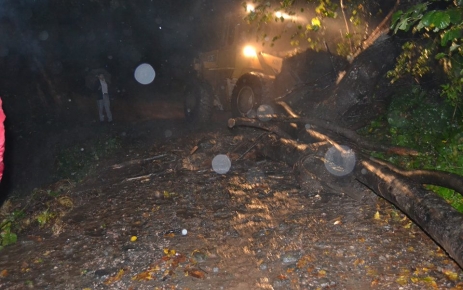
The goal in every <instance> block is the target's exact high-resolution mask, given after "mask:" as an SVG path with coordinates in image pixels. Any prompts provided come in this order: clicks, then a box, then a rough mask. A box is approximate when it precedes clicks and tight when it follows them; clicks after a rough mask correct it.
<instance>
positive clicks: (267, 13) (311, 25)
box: [242, 0, 370, 56]
mask: <svg viewBox="0 0 463 290" xmlns="http://www.w3.org/2000/svg"><path fill="white" fill-rule="evenodd" d="M342 2H343V1H340V2H338V1H331V0H308V1H295V0H283V1H279V2H275V3H274V2H271V1H264V0H253V1H252V2H251V3H252V5H254V8H253V10H251V11H249V8H248V3H247V2H243V3H242V6H243V8H244V9H245V11H246V13H247V15H246V17H245V18H244V20H245V21H246V22H247V23H248V24H250V25H255V26H256V27H257V29H256V30H257V31H264V30H266V29H267V28H269V25H272V23H273V24H275V23H282V22H288V21H292V22H297V25H295V27H296V29H297V32H295V33H293V34H292V35H291V40H290V42H291V45H292V46H308V47H310V48H312V49H314V50H319V49H323V48H324V40H325V39H326V34H327V31H328V30H327V28H328V27H327V25H328V24H326V23H325V20H326V19H335V18H339V17H342V18H346V19H344V20H345V23H346V24H345V27H343V28H342V29H340V31H342V36H343V38H342V39H341V40H340V41H339V43H337V45H338V47H340V48H341V49H338V53H341V55H342V56H347V55H350V54H353V53H354V51H353V49H354V48H359V47H360V46H361V42H362V41H363V39H364V38H365V37H366V35H365V32H366V30H367V29H366V26H365V18H367V17H369V15H370V14H369V12H368V11H365V9H364V7H366V6H367V5H365V1H362V0H360V1H344V2H345V3H344V4H343V7H344V12H343V13H341V6H340V4H341V3H342ZM297 5H299V6H297ZM301 5H304V6H301ZM283 14H284V15H285V16H282V15H283ZM298 15H300V16H302V17H301V18H298V19H305V20H304V21H305V23H299V21H300V20H295V19H297V18H295V17H291V16H298ZM314 15H315V17H314ZM288 16H289V17H288ZM348 23H349V24H348ZM336 25H337V24H336ZM349 27H350V28H349ZM281 29H282V30H284V32H287V29H286V28H281ZM281 29H280V30H281ZM336 30H337V29H336ZM280 38H281V36H280V35H279V37H277V38H273V40H272V42H271V44H270V45H271V46H273V45H274V41H275V40H277V39H280ZM334 38H337V35H336V37H334ZM262 39H264V37H262ZM264 44H265V42H263V45H264Z"/></svg>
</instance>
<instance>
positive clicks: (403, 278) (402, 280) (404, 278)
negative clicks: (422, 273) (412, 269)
mask: <svg viewBox="0 0 463 290" xmlns="http://www.w3.org/2000/svg"><path fill="white" fill-rule="evenodd" d="M395 281H396V282H397V283H398V284H399V285H401V286H404V285H407V284H408V278H407V276H400V277H399V278H397V280H395Z"/></svg>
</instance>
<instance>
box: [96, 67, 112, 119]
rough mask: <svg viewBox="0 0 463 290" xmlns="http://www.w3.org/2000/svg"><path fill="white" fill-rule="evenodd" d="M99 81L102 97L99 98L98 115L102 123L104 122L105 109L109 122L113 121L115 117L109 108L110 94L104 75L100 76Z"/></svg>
mask: <svg viewBox="0 0 463 290" xmlns="http://www.w3.org/2000/svg"><path fill="white" fill-rule="evenodd" d="M98 79H99V80H100V88H99V89H100V90H101V95H100V96H99V97H98V114H99V116H100V122H104V115H103V108H104V110H105V112H106V117H107V118H108V122H110V123H111V122H112V121H113V116H112V114H111V109H110V107H109V105H110V103H109V93H108V83H107V82H106V80H105V77H104V74H99V75H98Z"/></svg>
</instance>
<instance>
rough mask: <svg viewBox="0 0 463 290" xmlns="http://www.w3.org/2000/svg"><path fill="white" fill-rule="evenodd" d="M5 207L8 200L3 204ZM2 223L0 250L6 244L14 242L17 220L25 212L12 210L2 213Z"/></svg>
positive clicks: (7, 204)
mask: <svg viewBox="0 0 463 290" xmlns="http://www.w3.org/2000/svg"><path fill="white" fill-rule="evenodd" d="M4 206H5V207H8V206H9V202H6V203H5V204H4ZM4 216H5V218H4V219H3V221H2V223H1V224H0V250H1V249H3V248H4V247H6V246H8V245H12V244H14V243H16V241H17V239H18V237H17V235H16V232H17V231H18V227H17V221H18V220H20V219H22V218H23V217H24V216H25V214H24V211H23V210H14V211H12V212H11V213H7V214H5V215H4Z"/></svg>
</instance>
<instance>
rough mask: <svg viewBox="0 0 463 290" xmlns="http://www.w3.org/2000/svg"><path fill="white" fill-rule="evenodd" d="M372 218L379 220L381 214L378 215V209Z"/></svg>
mask: <svg viewBox="0 0 463 290" xmlns="http://www.w3.org/2000/svg"><path fill="white" fill-rule="evenodd" d="M374 219H375V220H380V219H381V216H380V214H379V211H376V213H375V216H374Z"/></svg>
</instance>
